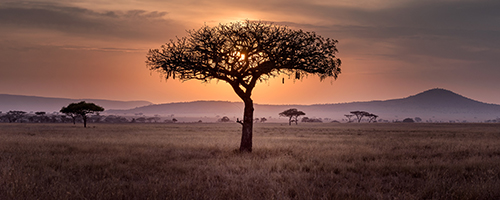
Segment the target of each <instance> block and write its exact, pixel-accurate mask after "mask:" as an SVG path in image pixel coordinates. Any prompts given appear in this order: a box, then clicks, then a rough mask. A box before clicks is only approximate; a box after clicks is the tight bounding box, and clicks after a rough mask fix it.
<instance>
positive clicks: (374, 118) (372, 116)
mask: <svg viewBox="0 0 500 200" xmlns="http://www.w3.org/2000/svg"><path fill="white" fill-rule="evenodd" d="M365 116H367V117H368V123H370V122H377V117H378V115H375V114H372V113H368V114H366V115H365Z"/></svg>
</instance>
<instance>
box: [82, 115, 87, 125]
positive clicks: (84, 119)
mask: <svg viewBox="0 0 500 200" xmlns="http://www.w3.org/2000/svg"><path fill="white" fill-rule="evenodd" d="M82 118H83V128H87V116H85V115H84V116H82Z"/></svg>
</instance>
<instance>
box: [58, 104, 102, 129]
mask: <svg viewBox="0 0 500 200" xmlns="http://www.w3.org/2000/svg"><path fill="white" fill-rule="evenodd" d="M101 111H104V108H103V107H100V106H98V105H95V104H94V103H86V102H85V101H81V102H79V103H71V104H69V105H68V107H62V108H61V111H59V112H61V113H64V114H66V115H68V116H71V117H72V118H73V124H74V123H75V117H74V116H80V117H82V119H83V127H87V114H92V113H97V112H101Z"/></svg>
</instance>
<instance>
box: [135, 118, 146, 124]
mask: <svg viewBox="0 0 500 200" xmlns="http://www.w3.org/2000/svg"><path fill="white" fill-rule="evenodd" d="M135 120H136V121H137V122H140V123H144V122H146V118H145V117H139V118H137V119H135Z"/></svg>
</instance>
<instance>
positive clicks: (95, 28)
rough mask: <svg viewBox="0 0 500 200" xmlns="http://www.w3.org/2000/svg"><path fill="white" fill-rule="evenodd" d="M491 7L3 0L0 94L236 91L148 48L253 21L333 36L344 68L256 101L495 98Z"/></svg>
mask: <svg viewBox="0 0 500 200" xmlns="http://www.w3.org/2000/svg"><path fill="white" fill-rule="evenodd" d="M499 10H500V1H498V0H358V1H351V0H332V1H320V0H265V1H263V0H256V1H229V0H200V1H195V0H65V1H60V0H31V1H23V0H0V94H16V95H34V96H44V97H62V98H77V99H78V98H80V99H81V98H91V99H110V100H124V101H129V100H146V101H150V102H153V103H169V102H187V101H196V100H223V101H241V100H240V99H239V97H238V96H237V95H236V94H235V93H234V92H233V90H232V88H231V87H230V86H229V85H228V84H226V83H225V82H222V81H220V82H218V81H211V82H209V83H202V82H200V81H195V80H191V81H185V82H181V81H178V80H165V79H164V78H162V77H161V76H160V74H158V73H156V72H151V71H149V70H148V68H147V67H146V64H145V61H146V55H147V52H148V50H149V49H156V48H160V46H161V45H162V44H164V43H166V42H169V41H170V40H171V39H175V38H176V37H184V36H187V33H186V30H193V29H198V28H201V27H202V26H204V25H208V26H216V25H218V24H220V23H223V24H224V23H229V22H235V21H243V20H261V21H266V22H272V23H274V24H278V25H285V26H288V27H289V28H292V29H302V30H305V31H313V32H316V33H317V34H319V35H321V36H323V37H326V38H332V39H336V40H338V41H339V43H338V46H337V47H338V50H339V53H338V57H339V58H340V59H341V60H342V65H341V70H342V73H341V74H340V75H339V77H338V79H337V80H334V79H327V80H324V81H320V80H319V78H318V77H316V76H309V77H307V78H306V79H303V80H293V79H288V77H286V76H285V77H278V78H276V79H272V80H270V81H268V82H263V83H258V84H257V86H256V88H255V89H254V91H253V94H252V98H253V100H254V102H255V103H260V104H324V103H344V102H353V101H370V100H386V99H394V98H403V97H407V96H410V95H414V94H417V93H419V92H422V91H425V90H428V89H433V88H444V89H448V90H451V91H453V92H456V93H458V94H461V95H463V96H466V97H469V98H472V99H475V100H478V101H482V102H486V103H495V104H500V79H499V77H500V65H499V64H498V62H497V60H498V57H499V55H500V12H498V11H499ZM282 78H285V84H282V82H281V79H282Z"/></svg>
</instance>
